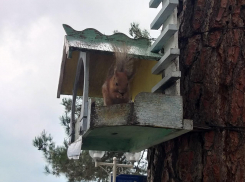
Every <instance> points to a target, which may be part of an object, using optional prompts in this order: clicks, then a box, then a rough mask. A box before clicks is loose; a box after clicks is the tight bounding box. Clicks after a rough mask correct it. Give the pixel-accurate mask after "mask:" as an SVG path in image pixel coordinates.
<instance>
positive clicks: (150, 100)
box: [76, 93, 193, 152]
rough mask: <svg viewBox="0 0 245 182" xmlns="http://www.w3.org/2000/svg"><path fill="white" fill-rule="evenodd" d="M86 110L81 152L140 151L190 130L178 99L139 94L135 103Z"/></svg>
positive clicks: (189, 123)
mask: <svg viewBox="0 0 245 182" xmlns="http://www.w3.org/2000/svg"><path fill="white" fill-rule="evenodd" d="M89 110H90V113H89V117H88V130H87V131H86V133H85V134H84V135H83V144H82V150H101V151H122V152H135V151H141V150H143V149H146V148H149V147H151V146H153V145H156V144H159V143H161V142H164V141H167V140H170V139H172V138H175V137H178V136H180V135H182V134H184V133H186V132H189V131H191V130H192V129H193V126H192V121H191V120H183V104H182V97H181V96H167V95H163V94H154V93H140V94H138V95H137V96H136V97H135V100H134V103H128V104H116V105H112V106H96V104H94V103H93V104H89ZM78 137H79V136H76V138H78Z"/></svg>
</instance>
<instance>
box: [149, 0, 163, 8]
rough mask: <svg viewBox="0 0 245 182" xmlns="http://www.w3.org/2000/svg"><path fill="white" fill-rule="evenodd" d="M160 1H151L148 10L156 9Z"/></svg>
mask: <svg viewBox="0 0 245 182" xmlns="http://www.w3.org/2000/svg"><path fill="white" fill-rule="evenodd" d="M161 2H162V0H151V1H150V3H149V7H150V8H157V7H158V6H159V4H160V3H161Z"/></svg>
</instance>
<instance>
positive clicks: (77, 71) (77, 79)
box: [70, 53, 86, 142]
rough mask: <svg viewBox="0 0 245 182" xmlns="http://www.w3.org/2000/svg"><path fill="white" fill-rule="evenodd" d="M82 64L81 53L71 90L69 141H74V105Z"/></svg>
mask: <svg viewBox="0 0 245 182" xmlns="http://www.w3.org/2000/svg"><path fill="white" fill-rule="evenodd" d="M85 56H86V53H85ZM82 64H83V57H81V54H80V56H79V58H78V63H77V70H76V77H75V81H74V86H73V91H72V92H73V93H72V104H71V122H70V137H71V142H74V140H75V132H76V120H75V109H76V108H75V107H76V98H77V88H78V83H79V77H80V73H81V68H82Z"/></svg>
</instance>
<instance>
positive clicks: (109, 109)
mask: <svg viewBox="0 0 245 182" xmlns="http://www.w3.org/2000/svg"><path fill="white" fill-rule="evenodd" d="M182 106H183V104H182V97H181V96H167V95H163V94H158V93H154V94H153V93H146V92H143V93H140V94H138V95H137V96H136V97H135V102H134V103H129V104H115V105H112V106H102V107H94V106H93V107H92V109H91V119H90V121H91V122H90V129H91V130H93V129H95V128H98V127H106V126H120V125H124V126H126V125H129V126H130V125H133V126H136V125H137V126H153V127H164V128H172V129H179V128H181V127H182V118H183V112H182Z"/></svg>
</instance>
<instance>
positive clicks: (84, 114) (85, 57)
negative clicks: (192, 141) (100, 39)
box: [80, 52, 90, 132]
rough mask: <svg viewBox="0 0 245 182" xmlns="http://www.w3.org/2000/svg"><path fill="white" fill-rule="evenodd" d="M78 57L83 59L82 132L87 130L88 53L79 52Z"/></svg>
mask: <svg viewBox="0 0 245 182" xmlns="http://www.w3.org/2000/svg"><path fill="white" fill-rule="evenodd" d="M80 57H82V59H83V67H84V77H83V78H84V80H83V102H82V108H81V109H82V110H81V114H82V117H83V119H82V123H81V131H82V132H84V131H86V130H87V118H88V92H89V61H90V60H89V57H90V56H89V53H88V52H80Z"/></svg>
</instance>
